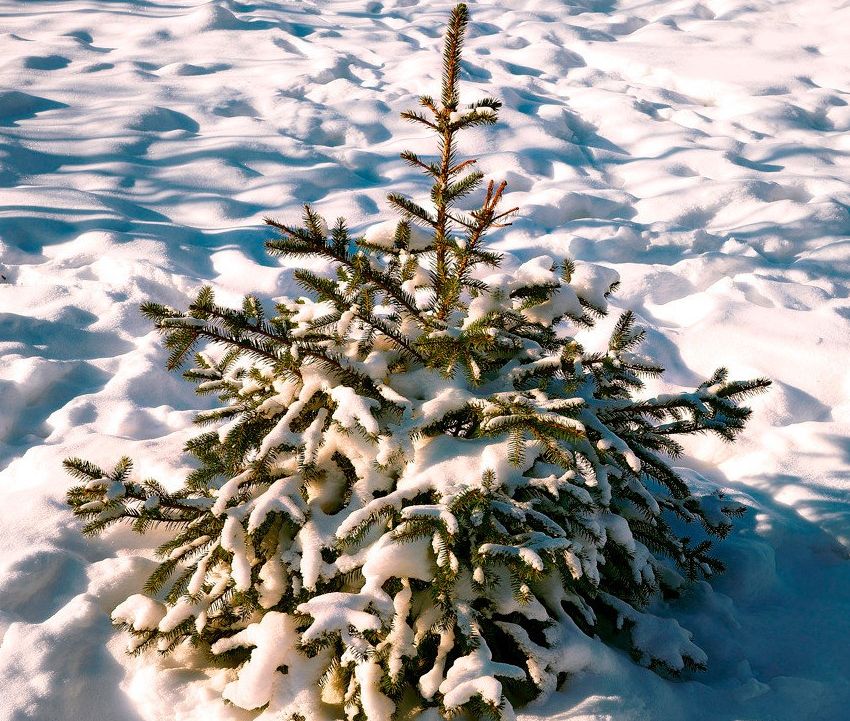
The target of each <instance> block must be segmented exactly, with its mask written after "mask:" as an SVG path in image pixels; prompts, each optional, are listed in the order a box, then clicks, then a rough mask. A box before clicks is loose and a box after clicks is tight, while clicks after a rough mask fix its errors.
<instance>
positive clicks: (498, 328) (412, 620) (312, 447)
mask: <svg viewBox="0 0 850 721" xmlns="http://www.w3.org/2000/svg"><path fill="white" fill-rule="evenodd" d="M466 24H467V9H466V7H465V6H464V5H458V6H457V7H456V8H455V9H454V11H453V12H452V15H451V20H450V22H449V26H448V30H447V33H446V38H445V48H444V54H443V63H444V71H443V82H442V92H441V95H440V97H439V99H435V98H431V97H428V96H423V97H421V98H420V99H419V103H420V108H419V109H417V110H413V111H408V112H405V113H403V117H404V118H406V119H407V120H409V121H411V122H413V123H416V124H417V125H419V126H422V127H423V128H425V129H427V130H428V131H429V132H432V133H433V134H434V135H436V137H437V147H438V150H439V156H438V158H437V159H436V160H431V159H426V158H421V157H419V156H417V155H415V154H414V153H410V152H405V153H402V158H403V160H404V161H405V162H407V163H409V164H410V165H411V166H413V167H415V168H417V169H419V170H421V171H422V172H423V173H424V174H425V175H426V176H428V177H429V178H430V179H431V194H430V204H429V205H427V206H426V205H421V204H418V203H416V202H414V201H413V200H411V199H409V198H406V197H404V196H401V195H397V194H392V195H390V196H389V201H390V203H391V204H392V205H393V206H394V207H395V208H396V209H397V210H398V211H400V213H401V215H402V220H401V221H399V222H396V221H390V222H388V223H384V224H381V225H379V226H376V227H373V228H371V229H370V230H369V231H367V233H366V234H365V236H364V237H355V236H353V235H352V234H351V233H350V232H349V230H348V228H347V226H346V224H345V222H344V220H342V219H340V220H338V221H337V222H336V224H335V225H334V226H333V227H331V228H329V227H328V226H327V224H326V223H325V221H324V220H323V219H322V217H321V216H320V215H318V214H317V212H316V211H315V210H314V209H313V208H311V207H309V206H308V207H306V208H305V209H304V217H303V224H302V225H288V224H283V223H279V222H277V221H273V220H268V221H267V222H268V224H269V225H270V226H272V227H274V228H276V229H277V230H278V231H279V234H280V237H279V238H277V239H275V240H272V241H270V242H269V243H268V244H267V246H268V250H269V252H270V253H271V254H272V255H275V256H280V257H284V258H287V259H289V260H291V259H304V260H308V261H315V260H316V259H321V260H323V261H325V263H324V266H323V267H326V268H328V271H327V272H324V273H322V272H318V271H316V270H309V269H308V268H307V266H306V264H305V265H304V267H301V268H300V269H298V270H296V271H295V277H296V278H297V280H298V282H299V283H300V284H301V285H302V286H303V287H304V289H305V291H306V292H307V294H308V297H305V298H298V299H285V300H283V301H281V302H279V303H277V304H276V305H275V306H274V311H273V312H272V313H270V314H268V315H267V312H266V305H264V304H263V303H262V302H261V301H260V300H259V299H258V298H256V297H253V296H249V297H247V298H245V300H244V303H243V304H242V307H241V308H239V309H234V308H229V307H225V306H221V305H219V304H217V303H216V300H215V298H214V295H213V291H212V289H211V288H209V287H205V288H202V289H201V291H200V292H199V293H198V295H197V297H196V298H195V300H194V302H193V303H192V304H191V305H190V306H189V307H188V309H187V310H185V311H181V310H176V309H174V308H170V307H167V306H164V305H160V304H158V303H153V302H150V303H146V304H145V305H144V306H143V309H142V310H143V312H144V313H145V315H146V316H147V317H149V318H150V319H151V320H152V321H153V322H154V323H155V324H156V327H157V328H158V329H159V330H160V331H161V332H162V334H163V335H164V338H165V345H166V347H167V348H168V349H169V351H170V355H169V358H168V363H167V365H168V368H170V369H178V368H180V367H182V366H183V365H184V364H185V363H186V362H187V360H189V359H190V358H192V357H194V368H193V369H192V370H189V371H187V372H186V373H185V374H184V375H185V377H186V378H187V379H188V380H190V381H192V382H193V383H195V384H196V385H197V391H198V393H203V394H216V395H217V396H218V398H219V399H220V401H221V403H220V405H219V406H218V407H217V408H216V409H215V410H211V411H203V412H201V413H199V414H198V417H197V421H198V423H199V424H201V425H204V426H207V427H208V428H209V429H208V430H206V431H204V432H202V433H201V434H200V435H198V436H197V437H195V438H194V439H192V440H191V441H189V442H188V444H187V446H186V450H187V451H188V452H189V453H190V454H192V455H193V456H194V457H195V459H196V460H197V464H196V465H197V468H196V470H194V471H193V472H192V473H190V474H189V476H188V477H187V478H186V480H185V484H184V485H183V487H182V488H181V489H180V490H179V491H177V492H169V491H167V490H166V489H165V488H164V487H163V486H162V485H160V484H159V483H157V482H155V481H152V480H146V481H141V480H138V479H137V477H136V475H135V474H134V473H133V470H132V465H131V462H130V460H129V459H126V458H125V459H122V460H121V461H120V462H119V463H118V465H117V466H116V467H115V468H114V470H112V471H111V472H106V471H104V470H102V469H101V468H99V467H97V466H95V465H94V464H92V463H89V462H88V461H84V460H80V459H69V460H67V461H66V462H65V465H66V467H67V469H68V470H69V471H70V472H71V473H72V474H73V475H74V476H75V477H76V478H78V479H79V480H80V482H81V483H80V485H77V486H75V487H74V488H72V489H71V490H70V491H69V493H68V501H69V503H70V504H71V506H72V508H73V510H74V512H75V513H76V514H77V515H78V516H80V517H81V518H83V519H84V520H85V522H86V523H85V526H84V528H83V532H84V533H86V534H96V533H100V532H101V531H103V530H104V529H106V528H108V527H110V526H111V525H113V524H116V523H121V522H129V523H131V524H132V527H133V528H134V530H136V531H138V532H140V533H144V532H145V531H147V530H148V529H150V528H152V527H154V526H164V527H167V528H169V529H172V531H173V534H172V536H171V538H170V540H168V541H167V542H166V543H164V544H163V545H162V546H161V547H160V548H159V549H158V554H159V556H160V558H161V559H162V562H161V564H160V565H159V567H158V568H157V569H156V571H155V572H154V573H153V575H152V576H151V577H150V578H149V579H148V581H147V583H146V584H145V586H144V589H143V591H144V593H143V594H137V595H133V596H131V597H130V598H128V599H127V600H126V601H125V602H124V603H122V604H121V605H120V606H118V608H116V609H115V611H114V613H113V619H114V620H115V622H116V623H117V624H119V625H120V626H121V627H123V628H125V629H126V630H127V631H129V633H130V634H131V638H132V643H131V650H132V651H134V652H142V651H144V650H145V649H148V648H154V649H157V650H159V651H160V652H168V651H170V650H172V649H174V648H175V647H176V646H177V645H178V644H181V643H184V642H188V643H190V644H194V645H196V646H199V647H202V648H205V649H209V650H211V652H212V653H213V654H216V655H219V656H220V657H222V658H223V659H225V660H227V661H228V662H230V663H232V664H233V665H235V666H238V668H239V670H238V676H237V677H236V680H234V681H233V682H232V683H230V684H229V685H228V686H227V687H226V689H225V692H224V696H225V698H226V699H228V700H229V701H231V702H233V703H234V704H236V705H238V706H241V707H243V708H246V709H264V711H263V713H262V714H261V716H260V717H261V718H264V719H272V718H274V719H290V718H302V719H303V718H306V719H310V721H313V719H322V718H326V717H328V718H339V717H340V715H341V714H342V715H344V716H345V717H346V718H347V719H350V721H388V720H389V719H397V718H401V717H402V716H403V717H404V718H412V717H414V716H415V714H416V712H417V711H422V712H423V713H424V714H425V716H424V717H427V718H432V719H433V718H439V717H444V718H451V717H456V716H460V717H464V718H492V719H503V718H511V717H512V715H513V712H512V705H513V704H517V703H522V702H525V701H527V700H529V699H532V698H534V697H537V696H539V695H540V694H545V693H547V692H549V691H551V690H552V689H553V688H554V687H555V686H556V684H557V683H558V682H559V680H560V679H562V677H563V676H564V674H566V673H568V672H569V671H570V670H571V666H570V658H571V657H570V654H569V650H570V647H571V644H575V643H576V639H577V638H578V637H579V636H580V635H581V634H582V633H586V634H600V635H602V636H603V637H605V638H608V639H610V640H611V641H612V642H615V643H619V641H618V639H619V638H623V639H624V640H629V639H630V640H631V642H632V645H633V647H634V654H635V657H636V659H638V660H639V661H640V662H641V663H644V664H646V665H649V666H652V667H655V668H657V669H659V670H664V671H666V672H670V673H676V672H678V671H680V670H682V669H684V668H700V667H702V666H703V665H704V664H705V661H706V657H705V654H704V653H703V652H702V651H701V650H700V649H699V648H698V647H697V646H696V645H694V644H693V642H692V641H691V637H690V634H689V633H687V632H686V631H685V630H684V629H682V628H681V627H679V625H678V624H677V623H676V622H675V621H673V620H669V619H661V618H657V617H655V616H652V615H650V614H649V613H647V612H646V610H645V609H646V606H647V604H648V603H649V602H650V601H651V600H652V599H653V598H654V597H656V596H658V595H659V594H661V593H675V592H676V591H677V590H678V589H680V588H681V587H682V586H683V585H684V584H685V583H686V582H687V580H688V579H695V578H699V577H701V576H710V575H711V574H713V573H715V572H718V571H720V570H722V565H721V564H720V562H719V561H717V560H716V559H715V558H713V557H712V556H711V555H710V550H711V543H710V541H709V540H707V539H708V537H710V536H717V537H722V536H724V535H725V534H726V533H728V532H729V530H730V528H731V520H732V519H733V518H734V517H735V516H737V515H740V514H741V513H742V512H743V510H744V509H743V507H742V506H740V505H738V504H735V503H733V502H730V501H728V500H727V499H724V498H723V497H722V496H720V495H715V496H709V497H699V496H697V495H695V494H694V493H693V492H692V491H691V490H690V489H689V488H688V486H687V484H686V483H685V482H684V481H683V480H682V479H681V478H680V477H679V475H677V473H676V472H675V471H674V470H673V468H672V467H671V465H670V459H671V458H675V457H676V456H677V455H678V454H679V453H680V451H681V446H680V444H679V443H678V441H677V440H676V439H677V437H681V436H684V435H689V434H697V433H715V434H717V435H719V436H720V437H722V438H724V439H727V440H732V439H733V438H734V437H735V435H736V433H737V432H738V431H739V430H740V429H742V428H743V427H744V424H745V421H746V420H747V418H748V416H749V414H750V411H749V410H748V409H747V408H745V407H743V406H742V405H740V401H741V399H743V398H745V397H746V396H748V395H749V394H752V393H754V392H756V391H759V390H761V389H763V388H765V387H766V386H767V385H768V381H766V380H764V379H757V380H752V381H730V380H728V378H727V375H726V372H725V371H724V370H719V371H717V372H716V373H715V374H714V375H713V376H712V377H711V378H710V379H709V380H707V381H706V382H705V383H703V384H701V385H700V386H699V387H698V388H696V389H695V390H694V391H692V392H688V393H680V394H677V395H665V396H659V397H655V398H649V399H637V398H636V397H635V395H636V393H637V392H638V391H639V390H640V389H641V388H642V385H643V384H642V381H641V378H642V377H645V376H654V375H658V374H660V373H661V372H662V369H661V368H659V367H657V366H656V365H654V364H653V363H651V362H650V361H648V360H646V359H645V358H643V357H641V356H640V355H638V354H637V353H636V352H635V349H636V348H637V346H638V345H639V344H640V343H641V341H642V340H643V337H644V334H643V331H641V330H640V329H638V328H637V327H636V326H635V319H634V316H633V315H632V314H631V313H629V312H627V313H625V314H623V315H622V316H621V317H620V319H619V321H618V322H617V323H616V326H615V328H614V331H613V334H612V336H611V339H610V342H609V344H608V348H607V349H605V350H604V351H602V352H588V351H585V349H583V348H582V347H581V346H580V345H579V344H578V343H577V342H576V340H575V338H574V337H573V336H572V335H570V334H569V333H568V332H565V331H568V330H569V329H570V328H578V327H581V326H588V325H591V324H593V322H594V319H596V318H598V317H600V316H602V315H604V314H605V312H606V298H607V296H608V294H609V293H610V292H611V291H612V290H613V288H614V286H616V282H615V281H616V275H615V274H614V273H613V272H612V271H610V270H608V269H605V268H601V267H596V266H589V265H584V266H579V267H577V266H575V265H574V264H573V263H572V262H571V261H569V260H564V261H562V262H560V263H555V262H553V261H552V259H551V258H549V257H541V258H537V259H535V260H532V261H529V262H527V263H525V264H524V265H522V266H520V267H519V268H518V270H516V272H514V273H501V272H499V271H498V266H499V262H500V257H499V255H498V254H495V253H493V252H492V251H490V250H488V249H487V247H486V245H485V238H486V237H487V234H488V233H489V232H490V231H492V230H493V229H495V228H499V227H501V226H504V225H505V224H507V222H508V221H509V219H510V217H511V216H512V215H513V213H515V212H516V210H517V209H516V208H514V209H510V210H503V209H502V204H501V203H502V198H503V193H504V190H505V183H504V182H503V183H501V184H498V185H497V184H495V183H493V182H492V181H491V182H489V183H488V184H487V185H486V190H485V192H484V199H483V202H482V203H481V205H480V207H478V208H477V209H475V210H472V211H463V210H461V209H459V207H458V201H459V200H461V199H462V198H464V197H466V196H468V195H469V194H470V193H472V192H473V191H475V190H476V189H478V188H479V186H480V185H481V184H482V182H483V176H482V173H481V172H479V171H478V170H477V169H476V167H475V161H474V160H473V159H466V160H461V159H459V158H458V157H457V150H456V138H457V136H458V134H459V133H460V132H462V131H464V130H466V129H467V128H471V127H475V126H480V125H492V124H494V123H495V122H496V119H497V114H498V110H499V108H500V103H499V102H498V101H497V100H494V99H490V98H485V99H483V100H478V101H476V102H474V103H472V104H470V105H462V104H461V102H460V98H459V90H458V79H459V74H460V68H461V49H462V43H463V37H464V31H465V28H466ZM309 267H310V268H314V269H315V268H316V267H319V264H316V263H315V262H311V263H310V264H309ZM559 331H560V332H559ZM199 344H203V348H202V350H201V351H200V352H198V353H195V351H196V350H197V349H198V348H199ZM689 526H691V527H697V528H699V529H702V530H701V531H697V532H696V534H695V533H694V531H691V532H690V533H691V535H697V536H698V537H700V538H705V539H706V540H701V541H698V542H691V541H690V540H689V539H688V538H686V537H683V536H682V535H681V533H680V532H679V531H677V530H676V529H681V528H687V527H689ZM317 687H320V688H321V691H318V690H317Z"/></svg>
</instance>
